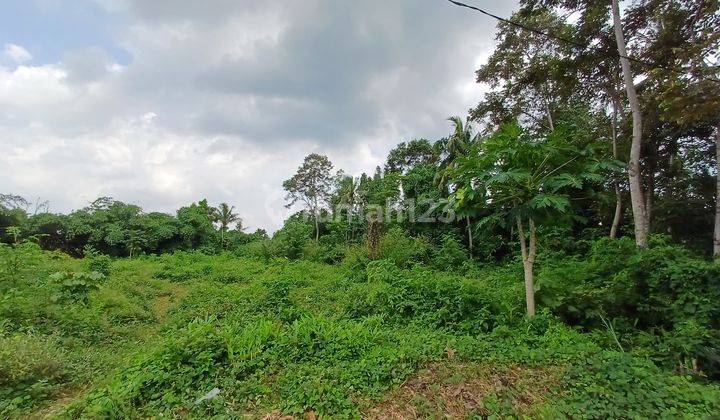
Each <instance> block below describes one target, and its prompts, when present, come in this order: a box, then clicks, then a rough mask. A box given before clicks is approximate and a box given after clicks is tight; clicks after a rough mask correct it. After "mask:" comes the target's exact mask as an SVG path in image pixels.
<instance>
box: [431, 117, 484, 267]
mask: <svg viewBox="0 0 720 420" xmlns="http://www.w3.org/2000/svg"><path fill="white" fill-rule="evenodd" d="M448 121H450V122H451V123H452V128H453V133H452V134H451V135H450V137H448V138H447V140H446V141H445V144H444V145H443V148H444V149H445V150H444V154H445V158H444V159H443V160H441V161H440V168H439V169H438V172H437V174H436V175H435V184H436V185H437V186H438V187H439V188H440V189H443V190H445V191H447V190H448V188H449V187H450V185H449V184H448V176H449V175H448V174H449V173H450V171H452V170H453V169H455V168H456V166H457V162H456V161H457V159H458V157H461V156H465V155H466V154H467V153H468V150H469V149H470V147H471V146H472V145H473V144H474V143H475V142H477V141H478V139H479V137H480V136H479V134H477V135H474V136H473V132H472V126H470V124H467V123H463V120H462V119H461V118H460V117H450V118H448ZM465 223H466V224H467V232H468V250H469V251H470V254H471V255H472V251H473V235H472V225H471V223H470V215H466V216H465Z"/></svg>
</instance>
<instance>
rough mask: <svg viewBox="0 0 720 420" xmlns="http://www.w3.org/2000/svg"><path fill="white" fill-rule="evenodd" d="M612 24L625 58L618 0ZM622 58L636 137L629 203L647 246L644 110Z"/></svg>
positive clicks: (638, 241)
mask: <svg viewBox="0 0 720 420" xmlns="http://www.w3.org/2000/svg"><path fill="white" fill-rule="evenodd" d="M612 15H613V27H614V29H615V40H616V41H617V47H618V52H619V53H620V55H621V56H622V57H627V56H628V54H627V48H626V47H625V35H623V31H622V22H621V20H620V6H619V5H618V0H612ZM622 57H621V58H620V65H621V67H622V73H623V79H624V80H625V90H626V91H627V96H628V102H629V103H630V110H631V111H632V120H633V136H632V144H631V146H630V159H629V161H628V180H629V181H630V202H631V203H632V209H633V221H634V222H635V243H636V244H637V246H638V247H640V248H647V246H648V238H647V236H648V227H649V226H648V219H647V216H646V209H645V202H644V199H643V187H642V181H641V180H642V177H641V176H640V175H641V174H640V156H641V148H642V112H641V111H640V101H639V100H638V96H637V91H636V90H635V82H634V81H633V76H632V70H631V69H630V60H628V59H627V58H622Z"/></svg>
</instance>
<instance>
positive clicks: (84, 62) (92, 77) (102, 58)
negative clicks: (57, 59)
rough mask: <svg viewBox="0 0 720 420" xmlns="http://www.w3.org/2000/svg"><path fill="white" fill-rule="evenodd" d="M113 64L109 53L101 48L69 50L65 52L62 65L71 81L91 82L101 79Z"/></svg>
mask: <svg viewBox="0 0 720 420" xmlns="http://www.w3.org/2000/svg"><path fill="white" fill-rule="evenodd" d="M110 64H111V60H110V57H109V56H108V54H107V53H106V52H105V51H103V50H102V49H100V48H97V47H96V48H89V49H86V50H75V51H69V52H67V53H65V54H64V56H63V59H62V66H63V68H64V69H65V71H66V72H67V77H66V78H67V80H68V82H70V83H79V84H83V83H89V82H95V81H97V80H100V79H101V78H102V77H103V76H105V75H106V74H107V73H108V66H109V65H110Z"/></svg>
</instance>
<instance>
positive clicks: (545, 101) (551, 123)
mask: <svg viewBox="0 0 720 420" xmlns="http://www.w3.org/2000/svg"><path fill="white" fill-rule="evenodd" d="M543 103H544V104H545V114H546V115H547V119H548V124H549V125H550V131H555V123H554V122H553V117H552V114H551V113H550V104H549V103H548V101H547V99H545V97H544V96H543Z"/></svg>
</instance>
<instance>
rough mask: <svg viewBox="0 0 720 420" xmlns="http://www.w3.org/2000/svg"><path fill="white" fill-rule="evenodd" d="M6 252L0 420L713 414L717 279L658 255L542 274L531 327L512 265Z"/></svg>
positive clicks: (617, 249) (677, 252)
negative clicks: (19, 419)
mask: <svg viewBox="0 0 720 420" xmlns="http://www.w3.org/2000/svg"><path fill="white" fill-rule="evenodd" d="M409 240H411V238H408V237H405V238H403V237H402V235H401V233H400V232H393V233H390V234H388V235H386V236H385V238H384V239H383V240H382V241H381V243H385V244H387V243H396V242H397V241H409ZM393 249H395V248H393ZM4 252H5V253H6V254H5V255H6V257H5V258H7V255H8V254H12V253H18V254H20V256H19V261H20V262H19V264H18V266H17V267H13V268H12V269H11V270H8V269H6V270H4V271H3V274H2V277H1V279H2V282H1V283H0V285H1V287H2V288H1V289H0V319H2V324H1V328H0V341H1V342H2V345H0V358H1V359H2V360H0V369H2V372H1V373H2V374H1V375H0V378H2V379H1V380H0V396H2V398H0V412H2V416H3V417H15V416H23V415H31V416H36V417H42V416H51V417H61V418H63V417H67V418H78V417H86V418H101V417H102V418H105V417H114V418H128V417H132V418H137V417H150V416H158V415H163V416H171V417H190V418H201V417H207V416H216V415H220V416H231V417H237V416H241V415H248V416H251V417H257V418H263V417H266V416H269V417H268V418H272V417H273V416H276V417H277V416H283V415H298V416H299V415H311V416H312V415H318V416H333V417H370V418H371V417H375V418H393V417H394V418H407V417H414V416H418V417H438V416H444V415H450V416H464V417H473V416H475V417H486V416H488V415H495V416H501V417H502V416H532V417H536V416H542V417H564V416H570V417H577V418H608V417H646V416H648V415H652V416H659V417H678V416H680V417H683V416H684V417H694V418H697V417H700V418H702V417H706V418H710V417H712V416H713V415H718V414H720V387H718V386H717V385H713V384H712V381H711V380H710V379H711V378H712V377H717V374H718V367H717V364H716V363H717V348H718V341H717V339H718V334H717V332H718V325H717V319H718V316H717V315H718V314H717V311H718V308H717V305H715V304H714V302H717V300H716V299H717V297H715V296H713V295H711V294H710V293H711V291H712V290H718V284H717V281H718V278H719V277H718V276H717V270H718V268H717V266H715V265H713V264H710V263H705V262H702V260H701V259H698V258H697V257H694V256H692V255H691V254H689V253H687V252H684V251H682V250H681V249H678V248H674V247H672V246H669V245H665V244H663V243H662V242H661V241H659V242H658V243H657V245H656V246H654V247H652V248H651V249H649V250H646V251H645V250H643V251H638V250H636V248H635V246H634V243H633V242H632V240H628V241H627V242H626V241H623V240H621V241H610V240H601V241H598V242H596V243H593V244H592V246H591V249H590V250H589V251H588V255H587V256H586V258H584V259H582V260H580V259H577V260H575V259H572V258H566V259H565V260H564V262H563V263H561V264H556V265H554V266H552V267H549V266H547V267H545V268H544V269H543V270H541V271H540V272H539V275H538V284H539V290H538V294H539V296H540V301H541V302H544V303H543V305H542V307H543V309H542V310H541V311H540V313H539V314H538V315H537V316H535V317H533V318H527V317H526V316H525V310H524V291H523V285H522V282H521V281H518V279H519V278H521V276H522V274H521V272H520V268H519V267H518V266H517V265H516V264H509V265H492V266H487V265H485V266H481V265H478V264H475V263H472V262H470V263H466V264H463V265H460V266H457V265H456V266H455V269H454V270H452V271H437V270H435V269H433V266H434V264H435V261H436V258H435V257H433V256H432V255H431V254H426V253H420V254H418V253H416V250H413V249H408V253H409V254H410V255H411V257H408V256H405V257H399V256H398V255H396V254H383V255H386V256H387V257H388V258H387V259H379V260H376V261H369V260H367V259H364V258H359V257H358V255H357V251H352V250H351V251H349V252H348V253H347V254H346V255H345V256H344V258H343V260H342V261H341V262H339V263H337V264H335V265H328V264H326V263H322V262H313V261H308V260H294V261H293V260H288V259H286V258H278V257H275V256H270V257H269V258H267V255H264V254H263V252H259V253H257V254H255V252H257V249H256V247H255V246H246V247H244V248H241V249H238V250H237V251H236V252H235V253H229V252H225V253H220V254H217V255H206V254H202V253H199V252H178V253H175V254H165V255H160V256H152V255H151V256H141V257H137V258H134V259H117V260H113V261H111V262H110V263H109V264H108V261H107V260H106V259H105V258H104V257H102V256H98V255H95V256H92V255H90V256H88V257H86V258H85V259H73V258H72V257H69V256H67V255H65V254H62V253H59V252H48V251H42V250H40V249H39V248H38V247H37V246H36V245H33V244H22V245H18V246H17V247H14V248H8V247H5V248H4ZM417 255H425V258H426V260H420V259H417V258H419V257H417ZM638 267H641V268H647V269H648V273H649V275H648V276H641V275H638V269H639V268H638ZM443 268H445V266H444V267H443ZM98 269H102V270H103V271H104V273H101V272H99V271H97V270H98ZM607 272H612V273H616V274H615V275H614V277H605V276H604V273H607ZM713 287H714V288H713ZM559 288H561V289H563V293H558V289H559ZM608 288H610V289H613V290H615V289H614V288H617V289H621V290H623V293H622V294H620V293H619V292H618V293H614V294H612V295H611V294H610V293H607V290H608ZM700 288H703V290H704V292H703V293H699V292H697V290H700ZM639 289H642V290H645V291H649V296H650V300H652V301H653V302H654V303H655V306H653V307H652V308H648V307H646V306H644V305H643V302H639V301H637V300H634V298H633V296H635V292H636V291H637V290H639ZM558 295H562V296H564V299H562V300H558V299H555V300H553V299H549V300H547V299H546V298H545V296H558ZM611 296H616V298H615V299H612V298H611ZM677 302H683V304H682V305H678V304H677ZM688 305H695V306H694V307H693V308H689V307H688ZM691 309H692V310H691ZM601 310H602V311H601ZM690 310H691V312H692V315H688V314H689V313H690V312H688V311H690ZM603 320H604V321H603ZM608 320H612V324H608V322H611V321H608Z"/></svg>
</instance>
